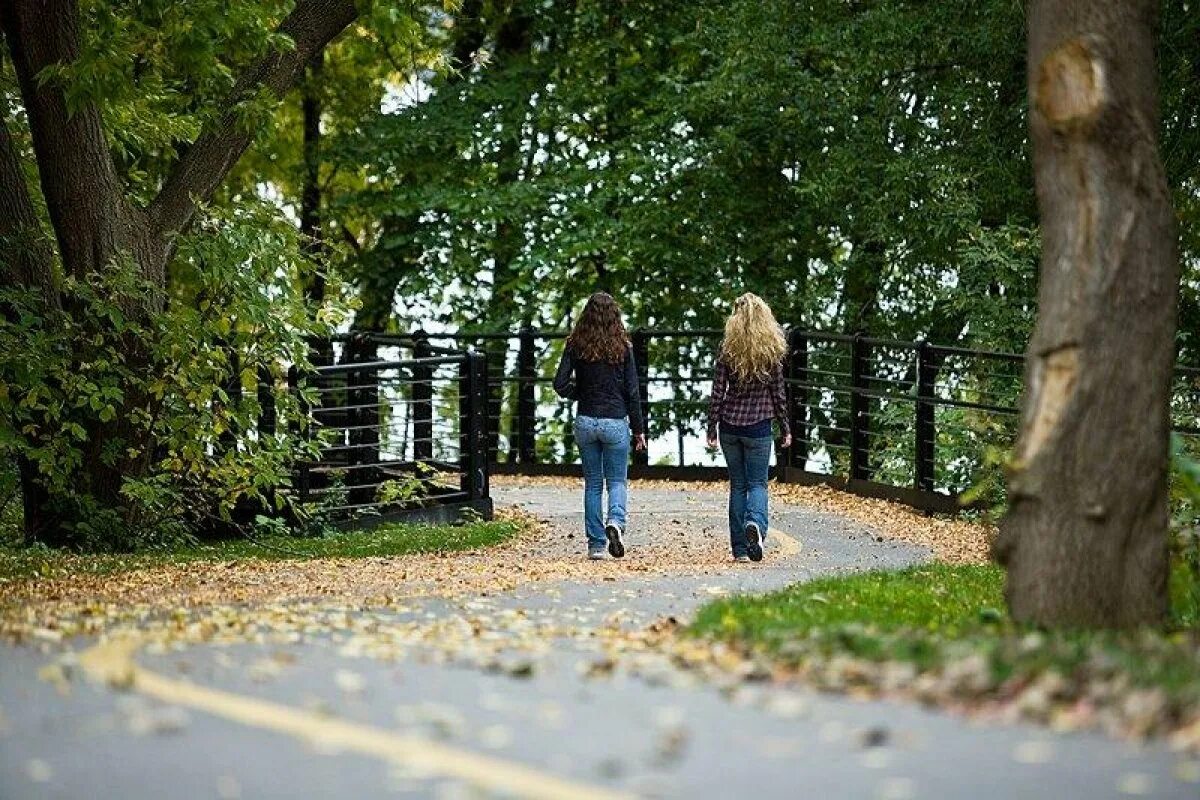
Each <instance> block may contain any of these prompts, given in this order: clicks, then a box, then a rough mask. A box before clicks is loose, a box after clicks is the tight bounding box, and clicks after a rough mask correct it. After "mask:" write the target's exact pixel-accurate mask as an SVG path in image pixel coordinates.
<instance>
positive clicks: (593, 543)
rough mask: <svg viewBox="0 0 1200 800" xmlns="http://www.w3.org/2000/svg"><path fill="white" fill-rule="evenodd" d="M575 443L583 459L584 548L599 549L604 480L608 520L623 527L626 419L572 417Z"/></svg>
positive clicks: (602, 531) (601, 530)
mask: <svg viewBox="0 0 1200 800" xmlns="http://www.w3.org/2000/svg"><path fill="white" fill-rule="evenodd" d="M575 443H576V444H578V445H579V455H580V458H581V459H582V461H583V525H584V528H585V529H586V530H587V539H588V549H589V550H602V549H604V547H605V545H606V544H607V541H608V540H607V539H606V538H605V537H604V523H605V520H604V519H603V518H602V517H601V516H600V505H601V502H600V501H601V500H602V498H603V494H604V484H606V483H607V484H608V520H607V521H608V522H611V523H613V524H614V525H617V526H619V527H620V528H621V529H622V530H624V529H625V502H626V499H627V497H628V488H627V487H626V485H625V476H626V475H627V474H628V472H629V423H628V422H627V421H626V420H623V419H601V418H598V417H576V418H575Z"/></svg>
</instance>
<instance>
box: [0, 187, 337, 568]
mask: <svg viewBox="0 0 1200 800" xmlns="http://www.w3.org/2000/svg"><path fill="white" fill-rule="evenodd" d="M313 269H314V266H313V264H312V263H311V262H309V261H308V260H306V259H305V258H304V257H303V256H302V255H301V247H300V243H299V241H298V235H297V233H296V232H295V230H294V228H293V227H292V226H291V225H290V224H289V223H288V222H287V221H286V220H285V219H283V218H282V217H281V216H280V215H279V214H278V212H277V211H274V210H271V209H268V208H266V207H265V206H263V205H259V204H257V203H255V202H247V203H243V204H242V205H241V206H240V207H239V208H237V209H235V210H232V211H223V212H222V211H212V212H210V214H209V216H208V217H207V218H206V219H204V220H203V221H202V222H201V223H200V224H198V225H197V226H196V228H195V229H194V230H193V232H192V233H190V234H188V235H187V236H184V237H181V239H180V240H179V241H178V242H177V255H176V257H175V259H174V260H173V262H172V264H171V268H170V274H169V279H168V281H167V285H168V289H167V290H166V293H165V296H163V292H162V291H161V290H155V289H154V288H153V287H152V286H151V285H148V284H147V283H145V282H143V281H141V280H139V279H138V278H136V277H135V276H136V272H135V270H134V269H133V268H132V267H128V268H123V267H122V266H121V265H114V268H113V269H110V270H108V271H106V272H105V273H104V274H92V275H88V276H86V277H84V278H82V279H79V278H75V277H72V276H64V277H63V278H62V279H61V284H60V285H61V292H60V294H61V296H62V297H63V298H64V302H63V304H62V306H61V307H58V308H47V307H44V306H43V305H41V304H39V302H38V301H37V300H36V298H35V297H34V296H32V295H31V294H28V293H22V292H19V291H16V290H12V289H4V290H0V306H3V307H4V308H5V309H6V311H7V312H8V313H6V314H5V315H4V317H3V319H0V452H2V454H3V456H4V457H5V459H6V460H8V461H10V463H11V462H12V461H15V460H16V459H18V458H19V459H23V460H25V461H26V462H27V463H29V464H30V465H32V467H33V468H34V469H36V473H37V475H38V480H39V483H40V485H41V486H42V487H43V488H44V489H45V491H46V493H47V495H48V497H49V498H50V504H52V506H53V508H52V509H51V510H52V512H53V513H54V514H55V515H56V517H58V518H60V519H61V520H62V522H61V526H60V528H61V529H60V530H59V531H58V532H57V537H58V543H64V544H70V545H72V546H75V547H78V548H83V549H89V550H128V549H134V548H137V547H141V546H146V545H156V544H167V543H171V542H176V541H178V540H180V539H185V538H186V537H187V536H188V535H189V534H190V533H192V532H195V531H196V530H197V529H199V528H202V527H204V526H206V525H208V524H210V523H211V522H213V521H214V520H216V519H222V518H226V519H227V518H228V516H229V514H230V512H231V511H232V509H233V508H234V507H235V505H237V504H238V503H239V502H243V501H254V502H256V503H257V504H259V505H260V506H262V505H263V504H265V503H266V501H267V498H268V497H269V496H270V493H269V490H271V489H273V488H275V487H279V486H287V485H288V483H289V481H290V474H291V468H290V465H291V463H292V461H293V459H294V458H295V456H296V455H297V453H301V452H305V451H306V450H308V449H310V448H311V447H312V444H311V443H308V442H306V441H305V440H304V439H303V438H302V437H300V436H298V435H297V434H296V431H297V430H298V429H300V428H302V427H303V425H304V417H303V415H301V414H300V413H299V410H300V405H301V401H302V400H303V399H305V398H300V397H297V396H295V395H294V394H292V393H289V392H288V391H286V384H285V377H286V371H287V368H288V367H289V366H291V365H294V366H296V367H297V368H299V369H301V370H304V369H307V368H308V366H309V365H308V360H307V358H308V347H307V344H306V340H307V338H308V337H311V336H314V335H322V334H327V333H329V332H330V330H331V327H332V326H333V325H335V324H336V323H337V322H339V321H340V318H341V317H340V314H341V309H342V306H341V304H340V301H339V300H338V298H339V297H340V294H339V288H340V287H339V286H338V284H336V283H335V282H333V281H331V280H328V279H327V282H326V285H327V287H331V290H328V292H329V293H328V296H330V297H333V298H334V300H333V301H330V302H329V303H328V304H327V305H324V306H322V307H319V308H314V307H313V305H312V304H311V303H310V302H309V301H308V300H307V299H306V298H305V296H304V291H303V286H304V284H305V281H306V280H307V279H308V276H309V275H310V274H311V272H312V271H313ZM260 376H262V377H263V378H265V379H266V382H267V383H268V384H269V385H270V387H271V389H272V390H273V393H274V395H275V401H276V411H277V425H276V431H275V433H273V434H267V433H263V432H260V431H258V430H257V420H258V418H259V415H260V414H261V412H262V410H263V409H262V407H261V405H260V402H259V396H258V388H259V378H260ZM307 399H311V398H307ZM292 423H296V425H293V424H292ZM114 475H115V476H117V482H118V483H119V486H118V487H117V488H116V490H115V491H114V490H113V488H112V486H111V485H110V484H111V482H112V480H113V478H112V476H114Z"/></svg>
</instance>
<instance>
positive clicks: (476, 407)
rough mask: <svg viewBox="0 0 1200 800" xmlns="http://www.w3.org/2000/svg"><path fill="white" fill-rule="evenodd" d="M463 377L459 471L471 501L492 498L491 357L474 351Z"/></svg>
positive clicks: (467, 359)
mask: <svg viewBox="0 0 1200 800" xmlns="http://www.w3.org/2000/svg"><path fill="white" fill-rule="evenodd" d="M460 370H461V372H460V373H459V374H460V378H459V406H458V413H459V427H458V430H459V469H460V471H461V473H462V477H461V486H462V490H463V492H465V493H466V495H467V500H468V501H469V502H471V503H475V502H477V501H479V500H482V499H484V498H486V497H487V496H488V463H487V459H488V433H487V432H488V426H487V419H486V417H487V413H488V402H487V401H488V393H487V388H488V376H487V356H486V355H485V354H484V353H480V352H476V351H474V350H472V351H471V352H469V353H467V354H466V356H465V357H464V359H463V361H462V364H461V366H460Z"/></svg>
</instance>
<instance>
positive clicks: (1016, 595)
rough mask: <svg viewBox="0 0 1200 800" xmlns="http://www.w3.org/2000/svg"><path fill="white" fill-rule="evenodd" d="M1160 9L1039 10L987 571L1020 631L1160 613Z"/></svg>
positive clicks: (1164, 307) (1173, 280) (1165, 325)
mask: <svg viewBox="0 0 1200 800" xmlns="http://www.w3.org/2000/svg"><path fill="white" fill-rule="evenodd" d="M1156 6H1157V3H1155V2H1153V0H1124V1H1122V0H1068V1H1066V2H1051V0H1034V2H1033V3H1032V5H1031V8H1030V16H1029V62H1028V63H1029V78H1028V83H1029V86H1028V91H1029V99H1030V103H1029V105H1030V129H1031V133H1032V139H1033V154H1034V158H1033V164H1034V173H1035V179H1036V185H1037V194H1038V205H1039V207H1040V209H1041V216H1042V231H1043V240H1044V241H1043V252H1042V266H1041V283H1040V286H1039V294H1038V319H1037V325H1036V327H1035V330H1034V334H1033V338H1032V340H1031V341H1030V344H1029V351H1028V359H1027V365H1026V396H1025V400H1024V408H1023V412H1022V421H1021V436H1020V439H1019V441H1018V444H1017V448H1016V453H1015V455H1014V459H1013V463H1012V466H1011V473H1010V478H1009V498H1010V506H1009V510H1008V513H1007V515H1006V516H1005V518H1004V520H1003V522H1002V524H1001V532H1000V537H999V540H998V542H997V546H996V555H997V556H998V558H999V560H1000V561H1001V562H1002V563H1004V564H1005V565H1006V566H1007V567H1008V583H1007V586H1006V590H1005V595H1006V597H1007V600H1008V604H1009V608H1010V609H1011V611H1012V615H1013V617H1014V618H1015V619H1017V620H1019V621H1021V622H1032V623H1036V624H1044V625H1082V626H1118V627H1124V626H1132V625H1138V624H1143V623H1150V624H1153V623H1157V622H1160V621H1161V620H1162V618H1163V615H1164V613H1165V612H1166V609H1167V592H1166V586H1167V444H1168V436H1169V430H1170V423H1169V416H1168V400H1169V391H1170V379H1171V371H1172V366H1173V363H1174V354H1175V314H1176V303H1177V295H1178V287H1179V266H1178V263H1177V256H1176V246H1177V243H1176V234H1175V220H1174V217H1173V214H1172V210H1171V204H1170V197H1169V194H1168V189H1167V183H1166V179H1165V177H1164V174H1163V169H1162V164H1161V162H1160V160H1159V154H1158V142H1157V135H1156V131H1157V128H1158V121H1159V113H1158V87H1157V82H1156V75H1157V71H1156V69H1155V59H1154V50H1155V48H1154V37H1155V33H1156V13H1155V12H1156Z"/></svg>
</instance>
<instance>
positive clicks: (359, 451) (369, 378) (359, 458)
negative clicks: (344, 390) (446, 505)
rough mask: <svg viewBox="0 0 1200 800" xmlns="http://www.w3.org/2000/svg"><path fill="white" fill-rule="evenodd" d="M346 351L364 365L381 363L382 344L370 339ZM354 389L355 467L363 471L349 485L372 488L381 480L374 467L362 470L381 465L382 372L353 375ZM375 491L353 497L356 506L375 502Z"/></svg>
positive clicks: (358, 339)
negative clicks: (365, 485)
mask: <svg viewBox="0 0 1200 800" xmlns="http://www.w3.org/2000/svg"><path fill="white" fill-rule="evenodd" d="M346 347H347V349H348V350H350V352H351V358H352V359H353V360H354V361H357V362H358V363H361V364H371V363H374V362H376V361H378V360H379V344H378V342H377V341H375V340H373V339H371V338H370V336H369V335H366V334H359V335H357V336H355V337H354V338H353V339H352V340H351V341H350V342H348V343H347V344H346ZM353 381H354V382H353V383H352V384H351V385H352V386H354V387H356V388H355V391H354V399H353V401H352V402H351V403H350V405H352V406H354V411H353V416H352V419H353V424H354V426H355V427H356V428H357V429H358V430H357V431H356V433H357V434H358V435H357V437H356V443H357V447H355V448H354V450H352V451H351V452H352V453H353V454H354V456H355V458H354V462H353V463H354V464H356V465H359V466H360V469H356V470H351V471H350V474H349V478H350V480H349V483H351V484H373V483H377V482H378V480H379V476H378V470H377V469H376V468H375V467H362V466H361V465H364V464H377V463H379V370H378V368H376V367H364V368H362V369H358V370H355V372H354V373H353ZM374 494H375V492H374V490H373V489H370V488H363V489H361V490H357V491H356V492H354V493H353V496H354V500H353V501H352V502H357V503H371V502H374V500H375V497H374Z"/></svg>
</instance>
